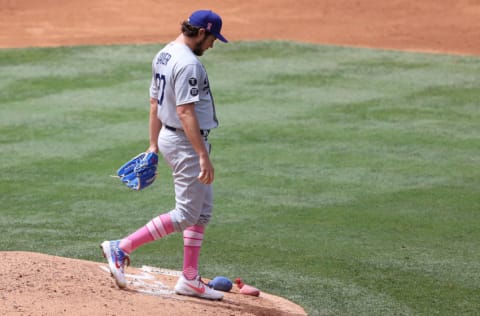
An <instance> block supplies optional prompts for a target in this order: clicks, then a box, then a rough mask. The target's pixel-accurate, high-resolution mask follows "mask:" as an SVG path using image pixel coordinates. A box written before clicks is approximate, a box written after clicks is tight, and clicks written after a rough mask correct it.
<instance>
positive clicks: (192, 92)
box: [190, 88, 198, 97]
mask: <svg viewBox="0 0 480 316" xmlns="http://www.w3.org/2000/svg"><path fill="white" fill-rule="evenodd" d="M190 94H191V95H192V96H193V97H196V96H197V95H198V89H197V88H192V89H190Z"/></svg>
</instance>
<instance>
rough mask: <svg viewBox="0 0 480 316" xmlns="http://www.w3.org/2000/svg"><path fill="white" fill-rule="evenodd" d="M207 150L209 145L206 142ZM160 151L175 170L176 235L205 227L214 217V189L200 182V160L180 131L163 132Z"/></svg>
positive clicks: (172, 216) (173, 171)
mask: <svg viewBox="0 0 480 316" xmlns="http://www.w3.org/2000/svg"><path fill="white" fill-rule="evenodd" d="M205 146H206V147H207V149H209V148H210V144H209V143H208V142H207V141H206V140H205ZM158 148H159V150H160V152H161V154H162V155H163V158H164V159H165V161H166V162H167V163H168V165H169V166H170V167H171V169H172V175H173V181H174V184H175V209H173V210H172V211H170V212H169V214H170V217H171V219H172V223H173V225H174V228H175V231H177V232H181V231H183V230H185V229H186V228H187V227H190V226H193V225H203V226H206V225H207V224H208V223H209V221H210V218H211V217H212V210H213V190H212V185H211V184H209V185H207V184H203V183H201V182H200V180H198V178H197V177H198V174H199V173H200V162H199V157H198V155H197V153H196V152H195V150H194V149H193V147H192V145H191V144H190V141H189V140H188V138H187V136H186V135H185V133H184V132H183V131H181V130H177V131H171V130H168V129H166V128H164V127H163V128H162V129H161V130H160V135H159V137H158Z"/></svg>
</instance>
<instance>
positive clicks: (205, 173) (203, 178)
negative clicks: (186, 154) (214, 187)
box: [198, 154, 215, 184]
mask: <svg viewBox="0 0 480 316" xmlns="http://www.w3.org/2000/svg"><path fill="white" fill-rule="evenodd" d="M200 170H201V171H200V174H199V175H198V180H200V182H202V183H203V184H211V183H212V182H213V179H214V178H215V175H214V169H213V165H212V162H211V161H210V158H209V157H208V154H207V155H205V156H200Z"/></svg>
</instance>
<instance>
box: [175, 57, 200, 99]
mask: <svg viewBox="0 0 480 316" xmlns="http://www.w3.org/2000/svg"><path fill="white" fill-rule="evenodd" d="M202 73H203V70H202V68H201V66H199V65H196V64H189V65H185V66H184V67H182V69H181V70H180V71H179V73H178V75H177V76H176V78H175V96H176V103H177V105H183V104H187V103H193V102H198V101H199V100H200V91H199V83H200V82H201V80H202Z"/></svg>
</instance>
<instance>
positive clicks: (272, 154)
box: [0, 42, 480, 315]
mask: <svg viewBox="0 0 480 316" xmlns="http://www.w3.org/2000/svg"><path fill="white" fill-rule="evenodd" d="M160 47H161V46H159V45H142V46H105V47H73V48H42V49H38V48H36V49H14V50H0V193H1V213H0V231H1V232H2V234H1V237H0V250H1V251H5V250H25V251H35V252H41V253H47V254H54V255H59V256H64V257H72V258H81V259H88V260H93V261H103V258H102V257H101V255H100V252H99V249H98V244H99V243H100V242H101V241H103V240H105V239H116V238H120V237H123V236H125V235H127V234H128V233H130V232H132V231H133V230H135V229H137V228H138V227H140V226H141V225H144V224H145V223H146V222H148V221H149V220H150V219H151V218H152V217H154V216H155V215H158V214H160V213H163V212H165V211H168V210H170V209H171V208H172V207H173V205H174V200H173V187H172V184H171V175H170V171H169V170H168V168H167V167H166V165H165V164H162V165H161V167H160V169H159V173H160V176H159V179H158V180H157V182H156V183H155V185H154V186H152V187H151V188H148V189H146V190H145V191H142V192H130V191H128V189H126V188H125V187H123V186H122V185H121V184H120V182H119V181H118V180H116V179H113V178H111V177H110V175H112V174H114V173H115V171H116V169H117V168H118V167H119V166H120V165H121V164H122V163H123V162H125V161H126V160H127V159H128V158H130V157H131V156H133V155H135V154H137V153H139V152H140V151H143V150H145V149H146V148H147V146H148V125H147V121H148V86H149V83H150V72H151V70H150V63H151V60H152V58H153V56H154V54H155V53H156V52H157V50H158V49H159V48H160ZM202 60H203V61H204V63H205V65H206V67H207V70H208V71H209V77H210V81H211V84H212V89H213V93H214V95H215V97H216V99H215V100H216V104H217V112H218V116H219V119H220V121H221V126H220V128H218V129H217V130H216V131H214V132H213V133H212V134H211V137H210V140H211V142H212V144H213V153H212V156H213V161H214V165H215V170H216V182H215V201H216V207H215V216H214V219H213V221H212V223H211V225H210V227H209V229H208V231H207V235H206V240H205V243H204V247H203V250H202V258H201V272H202V274H203V275H204V276H205V277H213V276H215V275H226V276H229V277H231V278H234V277H242V278H243V279H244V280H245V281H246V282H247V283H250V284H252V285H254V286H257V287H259V288H260V289H262V290H264V291H267V292H270V293H274V294H277V295H281V296H284V297H286V298H288V299H290V300H292V301H294V302H296V303H298V304H301V305H302V306H304V308H305V309H306V311H307V312H308V313H309V315H478V314H479V311H480V300H479V297H480V242H479V240H480V229H479V228H480V224H479V223H480V212H479V211H480V168H479V166H480V88H479V87H480V75H479V74H480V59H479V58H478V57H461V56H442V55H429V54H415V53H400V52H389V51H380V50H369V49H353V48H341V47H328V46H320V45H306V44H296V43H287V42H258V43H247V42H245V43H232V44H229V45H222V44H218V45H217V46H216V48H215V49H214V50H212V51H208V52H207V54H206V55H205V56H204V57H202ZM181 249H182V239H181V236H180V235H179V234H176V235H173V236H169V237H167V238H166V239H165V240H162V241H159V242H156V243H152V244H149V245H147V246H145V247H143V248H140V249H138V250H137V251H136V252H135V253H134V254H133V256H132V264H133V265H134V266H141V265H144V264H145V265H153V266H161V267H165V268H172V269H176V270H179V269H180V268H181V263H182V255H183V253H182V250H181Z"/></svg>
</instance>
